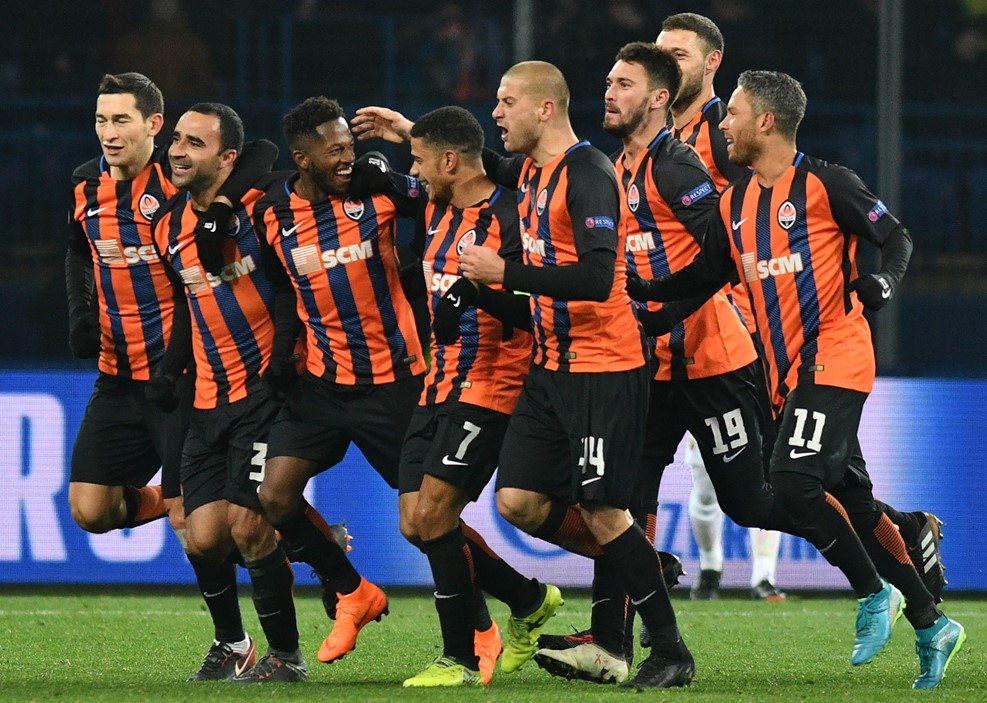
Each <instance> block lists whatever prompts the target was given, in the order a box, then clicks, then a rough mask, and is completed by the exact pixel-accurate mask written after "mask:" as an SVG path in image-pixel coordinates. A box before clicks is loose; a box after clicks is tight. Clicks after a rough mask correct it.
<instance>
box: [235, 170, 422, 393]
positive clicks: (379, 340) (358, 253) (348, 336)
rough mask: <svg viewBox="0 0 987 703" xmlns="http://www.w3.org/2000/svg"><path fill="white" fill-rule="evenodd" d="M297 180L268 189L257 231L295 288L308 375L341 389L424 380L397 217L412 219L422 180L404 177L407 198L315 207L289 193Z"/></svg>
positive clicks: (338, 200)
mask: <svg viewBox="0 0 987 703" xmlns="http://www.w3.org/2000/svg"><path fill="white" fill-rule="evenodd" d="M296 179H297V174H296V175H292V176H290V177H288V178H287V179H286V180H285V181H284V183H283V185H282V186H281V187H279V188H274V189H271V191H270V192H269V193H268V196H267V197H265V198H264V199H263V200H262V201H261V202H260V203H258V205H257V208H256V211H255V216H254V223H255V225H256V227H257V229H258V232H259V233H260V235H261V237H263V238H264V239H266V241H267V242H268V243H269V244H270V245H271V246H272V247H273V248H274V251H275V253H276V254H277V256H278V258H279V259H280V260H281V262H282V264H283V265H284V268H285V270H286V271H287V272H288V276H289V278H290V279H291V282H292V285H293V286H294V287H295V292H296V294H297V305H298V316H299V318H301V320H302V322H303V323H305V326H306V344H307V351H306V365H307V369H308V371H309V372H310V373H312V374H314V375H316V376H318V377H320V378H324V379H327V380H330V381H332V382H334V383H338V384H341V385H362V384H376V383H388V382H390V381H395V380H398V379H401V378H406V377H408V376H416V375H418V374H422V373H424V372H425V360H424V358H423V354H422V349H421V342H419V338H418V332H417V330H416V328H415V319H414V313H413V312H412V309H411V305H410V303H409V302H408V299H407V298H406V297H405V294H404V291H403V290H402V289H401V282H400V279H399V275H398V274H399V268H398V254H397V246H396V243H395V226H396V222H395V219H396V217H397V216H398V215H399V214H401V215H406V216H413V215H414V214H416V213H417V212H418V206H419V197H420V196H421V194H422V191H421V187H420V185H419V183H418V180H417V179H414V178H411V177H410V176H409V177H408V178H407V183H406V186H405V188H404V192H397V191H395V192H392V193H387V194H380V195H373V196H371V197H367V198H364V199H362V200H358V199H354V198H349V197H347V198H343V197H337V196H330V197H328V198H326V199H325V200H322V201H319V202H312V201H310V200H306V199H305V198H302V197H301V196H299V195H298V194H297V193H295V191H294V183H295V181H296Z"/></svg>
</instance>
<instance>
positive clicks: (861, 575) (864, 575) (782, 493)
mask: <svg viewBox="0 0 987 703" xmlns="http://www.w3.org/2000/svg"><path fill="white" fill-rule="evenodd" d="M771 483H772V485H773V486H774V489H775V495H776V497H777V498H778V500H779V502H780V504H781V507H782V508H783V509H784V510H785V511H786V512H787V513H788V514H789V515H791V516H793V518H796V519H797V522H796V528H795V532H794V534H797V535H798V536H799V537H802V538H804V539H806V540H808V541H809V542H810V543H811V544H812V546H814V547H815V548H816V549H818V550H819V553H820V554H822V555H823V558H824V559H825V560H826V561H828V562H829V563H830V564H832V565H833V566H835V567H836V568H837V569H839V570H840V571H842V572H843V575H844V576H846V578H847V581H849V582H850V587H851V588H852V589H853V590H854V593H856V594H857V598H864V597H865V596H869V595H871V594H873V593H877V592H878V591H879V590H881V588H882V587H883V585H884V584H882V583H881V579H880V577H879V576H878V574H877V569H876V568H875V567H874V562H872V561H871V559H870V557H869V556H868V555H867V551H866V550H865V549H864V545H863V544H862V543H861V542H860V538H859V537H858V536H857V533H856V532H854V531H853V527H851V526H850V518H849V517H848V516H847V514H846V510H844V509H843V506H842V505H841V504H840V502H839V501H838V500H836V498H834V497H833V496H832V495H830V494H828V493H826V492H825V491H824V490H823V488H822V484H821V483H820V482H819V479H817V478H814V477H812V476H808V475H805V474H799V473H795V472H792V471H776V472H774V473H773V474H772V475H771Z"/></svg>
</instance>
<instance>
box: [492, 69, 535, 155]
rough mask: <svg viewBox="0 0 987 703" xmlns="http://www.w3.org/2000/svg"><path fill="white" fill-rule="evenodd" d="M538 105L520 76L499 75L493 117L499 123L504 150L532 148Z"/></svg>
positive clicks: (525, 150) (518, 152)
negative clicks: (500, 76) (502, 76)
mask: <svg viewBox="0 0 987 703" xmlns="http://www.w3.org/2000/svg"><path fill="white" fill-rule="evenodd" d="M538 108H539V103H538V101H537V100H535V98H534V97H532V96H531V95H530V94H529V93H528V92H527V86H526V82H525V81H524V80H523V79H521V78H518V77H509V76H505V77H504V78H502V79H501V81H500V87H499V88H497V106H496V107H495V108H494V111H493V118H494V121H495V122H496V123H497V126H498V127H500V138H501V139H502V140H503V141H504V148H505V149H507V151H510V152H513V153H515V154H527V153H530V152H531V151H532V150H533V149H534V147H535V145H536V144H537V143H538V138H539V136H540V134H541V129H540V123H539V121H538Z"/></svg>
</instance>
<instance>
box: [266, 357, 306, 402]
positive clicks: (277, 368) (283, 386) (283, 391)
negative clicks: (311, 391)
mask: <svg viewBox="0 0 987 703" xmlns="http://www.w3.org/2000/svg"><path fill="white" fill-rule="evenodd" d="M297 361H298V355H297V354H292V355H291V356H290V357H288V358H287V359H285V358H278V357H277V356H272V357H271V360H270V361H269V362H268V363H267V368H266V369H264V375H263V376H262V377H261V378H262V380H263V381H264V383H265V384H267V390H268V391H270V393H271V398H272V399H273V400H274V401H275V402H277V403H283V402H284V401H285V398H287V397H288V393H289V392H290V391H291V387H292V385H294V383H295V380H296V379H297V378H298V375H297V374H296V373H295V362H297Z"/></svg>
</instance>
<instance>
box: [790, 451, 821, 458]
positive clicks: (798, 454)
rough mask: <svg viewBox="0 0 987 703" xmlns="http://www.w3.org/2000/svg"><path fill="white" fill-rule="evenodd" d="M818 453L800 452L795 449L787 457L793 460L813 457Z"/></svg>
mask: <svg viewBox="0 0 987 703" xmlns="http://www.w3.org/2000/svg"><path fill="white" fill-rule="evenodd" d="M818 453H819V452H800V451H799V450H797V449H793V450H792V451H791V452H790V453H789V455H788V456H790V457H792V458H793V459H801V458H803V457H807V456H815V455H816V454H818Z"/></svg>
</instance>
